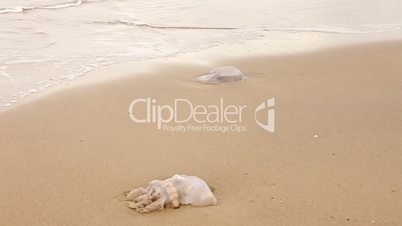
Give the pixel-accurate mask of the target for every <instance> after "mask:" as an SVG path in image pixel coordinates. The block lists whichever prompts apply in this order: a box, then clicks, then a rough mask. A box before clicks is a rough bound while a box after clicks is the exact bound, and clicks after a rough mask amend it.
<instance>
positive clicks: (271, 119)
mask: <svg viewBox="0 0 402 226" xmlns="http://www.w3.org/2000/svg"><path fill="white" fill-rule="evenodd" d="M274 107H275V98H274V97H272V98H270V99H268V100H266V101H264V102H263V103H261V104H260V105H258V106H257V108H256V109H255V111H254V118H255V122H256V123H257V124H258V125H259V126H261V128H263V129H265V130H266V131H268V132H271V133H273V132H275V109H274ZM261 111H267V120H266V122H260V121H259V120H258V118H257V113H258V112H261Z"/></svg>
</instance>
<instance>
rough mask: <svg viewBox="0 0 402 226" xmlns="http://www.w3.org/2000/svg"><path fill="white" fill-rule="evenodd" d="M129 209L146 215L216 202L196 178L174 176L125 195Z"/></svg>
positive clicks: (200, 180)
mask: <svg viewBox="0 0 402 226" xmlns="http://www.w3.org/2000/svg"><path fill="white" fill-rule="evenodd" d="M126 201H127V204H128V206H129V207H130V208H132V209H135V210H136V211H137V212H139V213H148V212H152V211H156V210H163V209H164V208H168V207H170V208H179V207H180V205H192V206H211V205H216V204H217V200H216V198H215V196H214V194H213V193H212V191H211V189H210V188H209V186H208V185H207V183H205V181H203V180H202V179H200V178H198V177H196V176H187V175H174V176H173V177H171V178H168V179H166V180H153V181H151V182H149V184H148V186H146V187H140V188H136V189H133V190H131V191H130V192H128V193H127V195H126Z"/></svg>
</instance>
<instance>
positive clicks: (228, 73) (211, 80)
mask: <svg viewBox="0 0 402 226" xmlns="http://www.w3.org/2000/svg"><path fill="white" fill-rule="evenodd" d="M244 79H246V77H245V76H244V75H243V73H242V72H241V71H240V70H239V69H237V68H235V67H232V66H222V67H218V68H216V69H215V70H213V71H211V72H210V73H209V74H207V75H203V76H200V77H198V79H197V80H198V81H199V82H201V83H205V84H218V83H222V82H234V81H241V80H244Z"/></svg>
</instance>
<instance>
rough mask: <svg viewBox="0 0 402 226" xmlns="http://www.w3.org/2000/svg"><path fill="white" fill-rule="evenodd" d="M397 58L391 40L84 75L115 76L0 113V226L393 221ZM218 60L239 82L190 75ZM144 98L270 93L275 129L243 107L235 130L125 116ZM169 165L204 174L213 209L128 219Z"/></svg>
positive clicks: (399, 84)
mask: <svg viewBox="0 0 402 226" xmlns="http://www.w3.org/2000/svg"><path fill="white" fill-rule="evenodd" d="M401 59H402V43H401V42H399V41H398V42H397V41H395V42H383V43H372V44H365V45H355V46H344V47H340V48H332V49H325V50H321V51H316V52H310V53H303V54H293V55H292V54H289V55H279V56H256V57H253V56H250V57H244V58H233V59H223V60H221V61H214V62H209V65H201V64H196V63H191V62H180V61H178V62H177V61H176V62H175V63H171V62H163V61H162V62H161V63H159V64H158V63H155V64H152V69H150V68H148V71H147V72H144V73H142V74H133V73H132V72H131V69H130V68H129V67H126V66H127V65H129V64H130V63H127V64H123V65H115V66H112V67H109V68H104V69H101V70H98V71H95V72H93V73H100V74H110V73H113V74H126V76H121V77H120V78H117V79H108V80H102V79H100V80H97V81H92V82H85V83H82V84H78V85H72V86H68V87H64V88H60V89H59V90H58V91H55V92H52V93H51V94H48V95H44V96H42V97H39V98H37V99H35V100H33V101H29V102H27V103H24V104H21V105H20V106H17V107H14V108H12V109H9V110H7V111H5V112H2V113H1V114H0V134H1V136H0V146H1V151H0V172H1V173H0V181H1V182H2V183H0V200H1V201H0V209H1V211H0V225H401V224H402V215H401V212H400V210H401V209H402V180H401V172H402V164H401V162H402V155H401V147H402V139H401V138H402V114H401V112H402V105H401V100H402V64H401ZM220 65H233V66H236V67H238V68H239V69H241V70H242V71H243V72H244V74H245V75H246V76H247V80H246V81H241V82H233V83H225V84H220V85H203V84H200V83H197V82H196V78H197V76H199V75H202V74H205V73H207V72H208V71H210V70H211V69H213V68H214V67H216V66H220ZM143 97H152V98H155V99H157V100H158V103H170V102H171V101H172V100H173V99H174V98H186V99H188V100H191V101H192V102H193V103H198V104H217V103H219V100H220V98H223V99H224V100H225V101H226V102H227V103H228V104H229V103H230V104H234V105H242V104H245V105H248V106H250V107H253V106H257V105H258V104H260V103H261V102H263V101H265V100H267V99H268V98H271V97H275V116H276V117H275V124H276V126H275V132H274V133H270V132H267V131H265V130H263V129H262V128H260V127H259V126H258V125H257V124H256V123H255V121H254V111H252V110H250V109H249V110H248V111H245V112H244V114H245V115H244V122H243V125H245V126H246V127H247V130H246V131H243V132H228V133H221V132H185V133H180V132H176V133H169V132H166V131H162V130H158V129H157V128H156V127H155V125H151V124H139V123H134V122H133V121H132V120H131V119H130V117H129V115H128V106H129V104H130V103H131V102H132V101H133V99H136V98H143ZM177 173H183V174H188V175H197V176H199V177H201V178H203V179H204V180H205V181H207V182H208V183H209V184H210V185H211V186H213V187H214V188H215V195H216V197H217V199H218V205H217V206H212V207H205V208H201V207H198V208H197V207H190V206H184V207H181V208H180V209H176V210H174V209H167V210H165V211H161V212H154V213H151V214H138V213H136V212H135V211H133V210H131V209H129V208H127V205H126V203H125V202H124V201H121V199H122V198H124V196H123V193H124V192H125V191H127V190H129V189H132V188H134V187H139V186H142V185H145V184H146V183H147V182H148V181H150V180H152V179H162V178H166V177H170V176H172V175H174V174H177Z"/></svg>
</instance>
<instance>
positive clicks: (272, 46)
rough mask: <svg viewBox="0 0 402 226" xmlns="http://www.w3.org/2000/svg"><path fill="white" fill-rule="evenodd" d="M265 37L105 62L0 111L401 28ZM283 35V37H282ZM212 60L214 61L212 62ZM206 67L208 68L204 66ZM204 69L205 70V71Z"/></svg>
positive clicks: (394, 37)
mask: <svg viewBox="0 0 402 226" xmlns="http://www.w3.org/2000/svg"><path fill="white" fill-rule="evenodd" d="M271 33H272V34H271V37H270V38H269V39H268V38H266V37H265V38H264V37H262V38H252V39H247V40H244V41H243V42H236V43H226V44H219V45H216V46H212V47H209V48H206V49H203V50H201V51H197V52H185V53H178V54H175V55H174V56H169V57H162V58H155V59H145V60H134V61H133V60H129V61H126V62H117V63H113V64H111V65H107V66H101V67H99V68H95V69H93V70H92V71H89V72H87V73H84V74H83V75H80V76H78V77H77V78H75V79H73V80H69V81H64V82H60V83H58V84H56V85H52V86H49V87H47V88H45V89H43V90H39V91H37V92H35V93H31V94H28V95H26V96H25V97H23V98H22V99H19V100H18V101H17V102H13V103H11V102H10V104H11V105H10V106H1V107H0V114H1V113H3V112H6V111H8V110H9V109H12V108H15V107H18V106H20V105H23V104H25V103H29V102H30V101H33V100H35V99H37V98H40V97H42V96H47V95H51V94H53V93H57V91H58V90H62V89H65V88H66V87H67V89H69V88H70V87H71V86H73V87H74V86H76V85H78V86H79V85H81V84H80V83H83V85H85V84H90V83H96V82H99V81H102V80H104V81H110V80H114V79H116V80H118V79H122V78H124V77H127V76H130V75H132V74H144V73H152V70H150V68H152V67H154V66H155V65H159V67H163V65H166V64H177V63H178V64H180V63H194V64H197V65H205V66H208V67H209V70H211V69H212V68H213V67H217V66H219V65H220V64H222V63H224V62H222V61H225V60H226V61H228V60H229V61H230V60H236V59H241V58H247V57H262V56H266V57H286V56H297V55H301V54H310V53H316V52H321V51H324V52H325V51H328V50H333V49H339V48H349V47H352V48H353V47H354V46H361V45H372V44H374V45H375V44H380V43H387V42H397V41H398V40H400V37H401V36H400V35H401V34H402V32H400V31H398V30H397V31H388V32H379V33H367V34H364V33H362V34H331V33H319V32H300V33H299V32H296V33H291V32H290V33H283V32H271ZM281 38H283V39H281ZM213 62H214V63H213ZM111 70H120V71H123V72H126V73H127V75H117V76H116V75H113V77H110V76H108V74H106V72H110V71H111ZM207 70H208V69H207ZM204 73H206V72H204Z"/></svg>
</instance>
